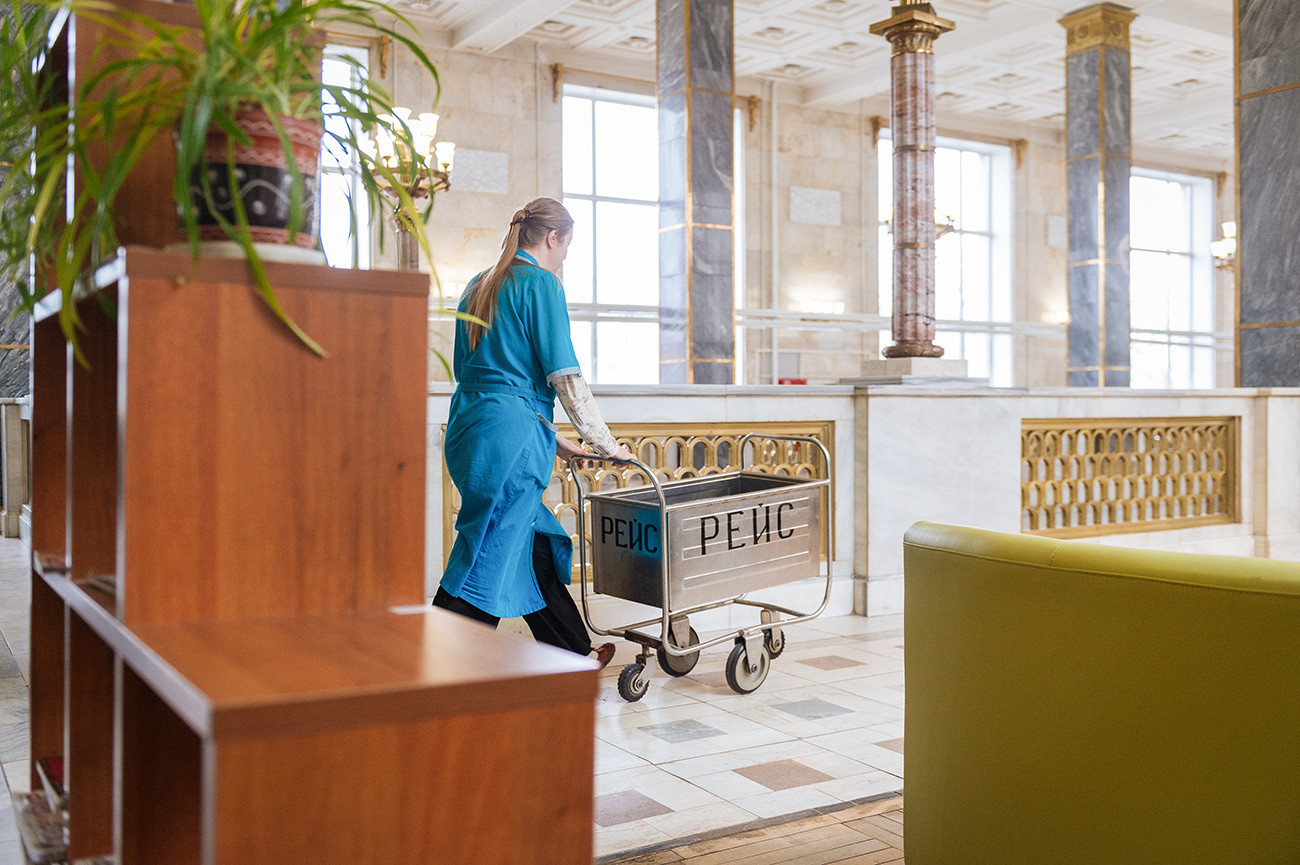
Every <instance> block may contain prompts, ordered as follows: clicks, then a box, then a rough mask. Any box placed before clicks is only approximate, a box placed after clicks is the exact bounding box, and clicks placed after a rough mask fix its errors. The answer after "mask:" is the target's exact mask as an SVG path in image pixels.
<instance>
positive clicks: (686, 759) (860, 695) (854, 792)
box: [596, 616, 903, 861]
mask: <svg viewBox="0 0 1300 865" xmlns="http://www.w3.org/2000/svg"><path fill="white" fill-rule="evenodd" d="M901 628H902V621H901V617H900V616H889V617H881V618H871V619H865V618H860V617H852V616H849V617H838V618H822V619H816V620H814V621H812V622H809V623H807V624H805V625H796V626H794V627H792V628H790V629H788V630H787V632H786V648H785V652H784V653H783V654H782V655H781V656H780V657H779V658H777V659H775V660H774V661H773V662H772V669H771V672H770V673H769V674H768V677H767V681H766V682H764V683H763V685H762V687H760V688H759V689H758V690H757V691H755V692H754V693H752V694H747V695H740V694H736V693H735V692H733V691H732V690H731V689H730V688H729V687H727V683H726V678H725V675H724V673H723V668H724V666H725V662H726V659H727V655H728V653H729V652H730V651H731V644H730V643H723V644H722V645H721V646H717V647H714V648H713V649H709V650H706V651H704V652H703V653H701V655H700V660H699V663H698V664H697V665H696V667H695V669H694V670H693V671H692V672H691V673H690V674H689V675H687V676H685V677H682V678H679V679H674V678H672V677H669V676H667V675H665V674H662V673H660V674H658V675H656V676H655V678H654V679H653V680H652V681H651V683H650V690H649V692H648V693H647V694H646V696H645V697H644V698H643V699H642V700H641V701H639V702H636V703H626V702H624V701H623V699H622V698H620V697H619V696H618V693H617V689H616V682H617V680H618V674H619V671H620V670H621V669H622V667H623V665H624V664H627V663H630V662H631V661H632V660H633V656H634V654H635V647H633V646H631V645H630V644H620V645H619V650H618V654H617V655H616V656H615V658H614V661H613V663H611V664H610V665H609V667H608V668H607V669H606V670H605V673H604V678H603V680H602V685H603V686H602V689H601V696H600V702H599V703H598V704H597V706H596V713H597V719H596V735H597V741H596V853H597V855H598V856H599V857H602V858H611V857H613V854H616V853H620V852H623V851H628V850H637V849H642V848H654V849H658V848H659V847H661V846H663V845H666V844H667V843H668V842H670V841H673V840H676V839H682V838H686V837H691V836H698V835H702V834H706V833H708V834H712V833H716V832H717V831H719V830H721V829H723V828H724V827H737V826H744V825H747V824H754V823H756V822H759V821H763V822H768V821H770V820H771V818H776V817H780V816H784V815H793V814H799V813H806V812H809V811H813V810H817V809H821V810H828V809H833V808H836V807H840V806H842V805H843V803H846V802H854V801H858V800H861V799H865V798H867V797H873V796H880V795H882V794H887V793H890V792H894V791H900V790H902V788H903V778H902V775H903V755H902V750H903V738H902V737H903V632H902V630H901ZM708 636H709V635H707V634H705V635H702V637H704V638H705V639H707V638H708ZM663 861H678V860H674V859H667V860H663ZM882 861H883V860H882Z"/></svg>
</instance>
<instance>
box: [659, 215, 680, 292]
mask: <svg viewBox="0 0 1300 865" xmlns="http://www.w3.org/2000/svg"><path fill="white" fill-rule="evenodd" d="M685 273H686V228H685V227H683V226H678V227H677V228H671V229H668V230H666V231H661V232H659V275H660V276H661V277H663V276H683V275H685ZM661 295H662V292H661ZM674 298H675V296H674V295H672V294H671V293H670V294H668V295H663V296H661V297H660V302H661V303H662V302H665V301H669V300H673V299H674ZM676 299H678V300H680V301H681V302H682V303H683V304H684V303H685V302H686V295H685V293H683V294H681V296H680V297H677V298H676Z"/></svg>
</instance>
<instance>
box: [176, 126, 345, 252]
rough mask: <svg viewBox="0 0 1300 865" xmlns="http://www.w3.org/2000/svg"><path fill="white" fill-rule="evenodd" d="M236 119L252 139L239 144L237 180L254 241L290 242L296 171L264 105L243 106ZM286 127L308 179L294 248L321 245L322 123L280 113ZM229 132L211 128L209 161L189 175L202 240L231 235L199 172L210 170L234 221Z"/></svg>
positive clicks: (217, 196)
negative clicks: (213, 208) (206, 196)
mask: <svg viewBox="0 0 1300 865" xmlns="http://www.w3.org/2000/svg"><path fill="white" fill-rule="evenodd" d="M235 120H236V122H237V123H238V124H239V126H240V127H241V128H242V129H243V130H244V131H245V132H246V133H247V134H248V136H249V138H250V139H251V140H250V142H249V143H248V144H247V145H241V144H239V143H238V142H236V143H235V179H236V182H237V183H238V185H239V195H240V198H241V200H242V201H243V205H244V213H245V214H247V216H248V224H249V228H250V229H251V232H252V236H253V241H254V242H256V243H272V244H287V243H289V235H288V231H287V230H286V226H287V225H288V222H289V191H290V189H291V187H292V181H293V175H292V174H291V173H290V171H289V169H288V167H287V166H288V163H287V161H286V160H285V152H284V147H283V145H282V144H281V142H280V137H279V135H277V134H276V130H275V124H274V123H272V122H271V118H270V116H269V115H267V114H266V112H265V111H263V110H262V109H261V108H252V107H250V108H240V109H239V110H238V111H236V112H235ZM280 123H281V125H283V126H284V130H285V132H286V133H287V134H288V136H289V141H290V142H291V143H292V145H293V156H294V160H295V161H296V163H297V165H298V171H299V172H301V173H302V180H303V221H302V225H301V226H299V229H298V234H297V235H296V236H295V237H294V240H293V244H294V245H295V246H299V247H303V248H305V249H311V248H314V247H315V246H316V236H317V233H318V230H319V220H318V215H317V212H316V186H317V166H318V162H319V159H320V145H321V135H322V127H321V122H320V120H317V119H313V120H303V119H298V118H294V117H281V118H280ZM226 149H227V136H226V133H225V132H224V131H222V130H221V129H220V128H219V127H217V126H213V127H212V128H211V129H210V130H209V131H208V137H207V142H206V145H205V155H206V156H207V164H206V165H201V166H197V167H196V168H195V169H194V170H193V172H192V173H191V175H190V189H191V190H192V192H193V194H194V201H195V204H196V205H197V206H198V211H199V238H200V239H201V240H205V241H224V240H229V237H228V236H227V235H226V233H225V232H224V231H222V230H221V227H220V226H219V225H218V224H217V220H216V218H215V216H214V215H213V213H212V211H211V210H210V209H209V207H208V202H207V201H206V200H205V199H204V196H203V189H202V185H201V182H200V175H199V174H198V172H200V171H205V172H207V175H208V179H209V182H210V183H211V186H212V198H213V203H214V205H215V206H216V210H217V212H218V213H220V214H221V216H222V217H223V218H225V219H227V220H229V221H231V222H234V221H235V211H234V206H233V199H232V196H231V190H230V184H229V183H228V181H229V172H228V169H227V165H226V155H227V154H226Z"/></svg>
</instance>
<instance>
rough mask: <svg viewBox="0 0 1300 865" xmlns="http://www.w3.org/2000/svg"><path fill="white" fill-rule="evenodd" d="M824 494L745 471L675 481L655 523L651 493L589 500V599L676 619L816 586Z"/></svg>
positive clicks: (819, 485)
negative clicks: (803, 584) (801, 584)
mask: <svg viewBox="0 0 1300 865" xmlns="http://www.w3.org/2000/svg"><path fill="white" fill-rule="evenodd" d="M827 484H828V481H826V480H809V479H804V478H796V477H788V476H785V475H770V474H763V473H760V472H750V471H745V472H738V473H730V474H722V475H713V476H710V477H703V478H691V479H689V480H684V481H674V482H671V483H667V484H664V485H663V486H662V490H663V496H664V502H663V508H662V523H661V513H660V510H661V509H660V502H659V498H658V496H657V495H656V494H655V490H654V488H653V487H634V488H632V489H628V490H618V491H615V492H608V493H594V494H590V495H589V496H588V498H589V499H590V501H591V535H592V538H591V540H592V570H593V572H594V581H593V589H594V590H595V591H596V592H597V593H598V594H605V595H613V596H614V597H618V598H623V599H624V600H628V601H635V602H637V603H641V604H649V605H651V606H657V607H663V608H664V609H668V610H684V609H687V608H691V607H696V606H700V605H704V604H712V603H714V602H717V601H723V600H727V599H730V598H735V597H737V596H740V595H744V594H745V593H747V592H753V591H757V590H759V589H766V588H770V587H772V586H779V585H781V584H783V583H789V582H793V581H795V580H802V579H807V578H809V577H815V576H817V575H818V573H819V572H820V555H821V534H822V533H821V491H822V489H823V488H825V487H826V486H827ZM665 549H666V550H667V555H668V557H669V559H668V568H667V571H668V593H669V597H668V598H664V597H663V571H662V569H661V562H660V558H661V556H663V555H664V550H665Z"/></svg>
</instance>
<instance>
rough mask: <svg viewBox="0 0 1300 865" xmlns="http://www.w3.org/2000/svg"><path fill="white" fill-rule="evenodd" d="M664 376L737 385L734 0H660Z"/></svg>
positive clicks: (661, 345) (661, 349)
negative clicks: (733, 244) (733, 227)
mask: <svg viewBox="0 0 1300 865" xmlns="http://www.w3.org/2000/svg"><path fill="white" fill-rule="evenodd" d="M656 17H657V22H658V23H657V28H658V30H657V33H658V64H659V69H658V73H659V75H658V78H659V88H658V93H659V365H660V366H659V380H660V381H661V382H663V383H665V384H685V383H691V384H732V383H733V380H734V376H735V372H734V369H735V345H736V313H735V307H736V304H735V288H734V285H733V273H734V263H733V261H732V250H733V246H732V213H731V207H732V189H731V184H732V181H731V176H732V164H731V163H732V139H733V132H732V115H731V106H732V99H733V97H734V95H735V72H734V62H733V57H734V50H733V32H732V30H733V28H732V8H731V0H658V4H657V7H656Z"/></svg>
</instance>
